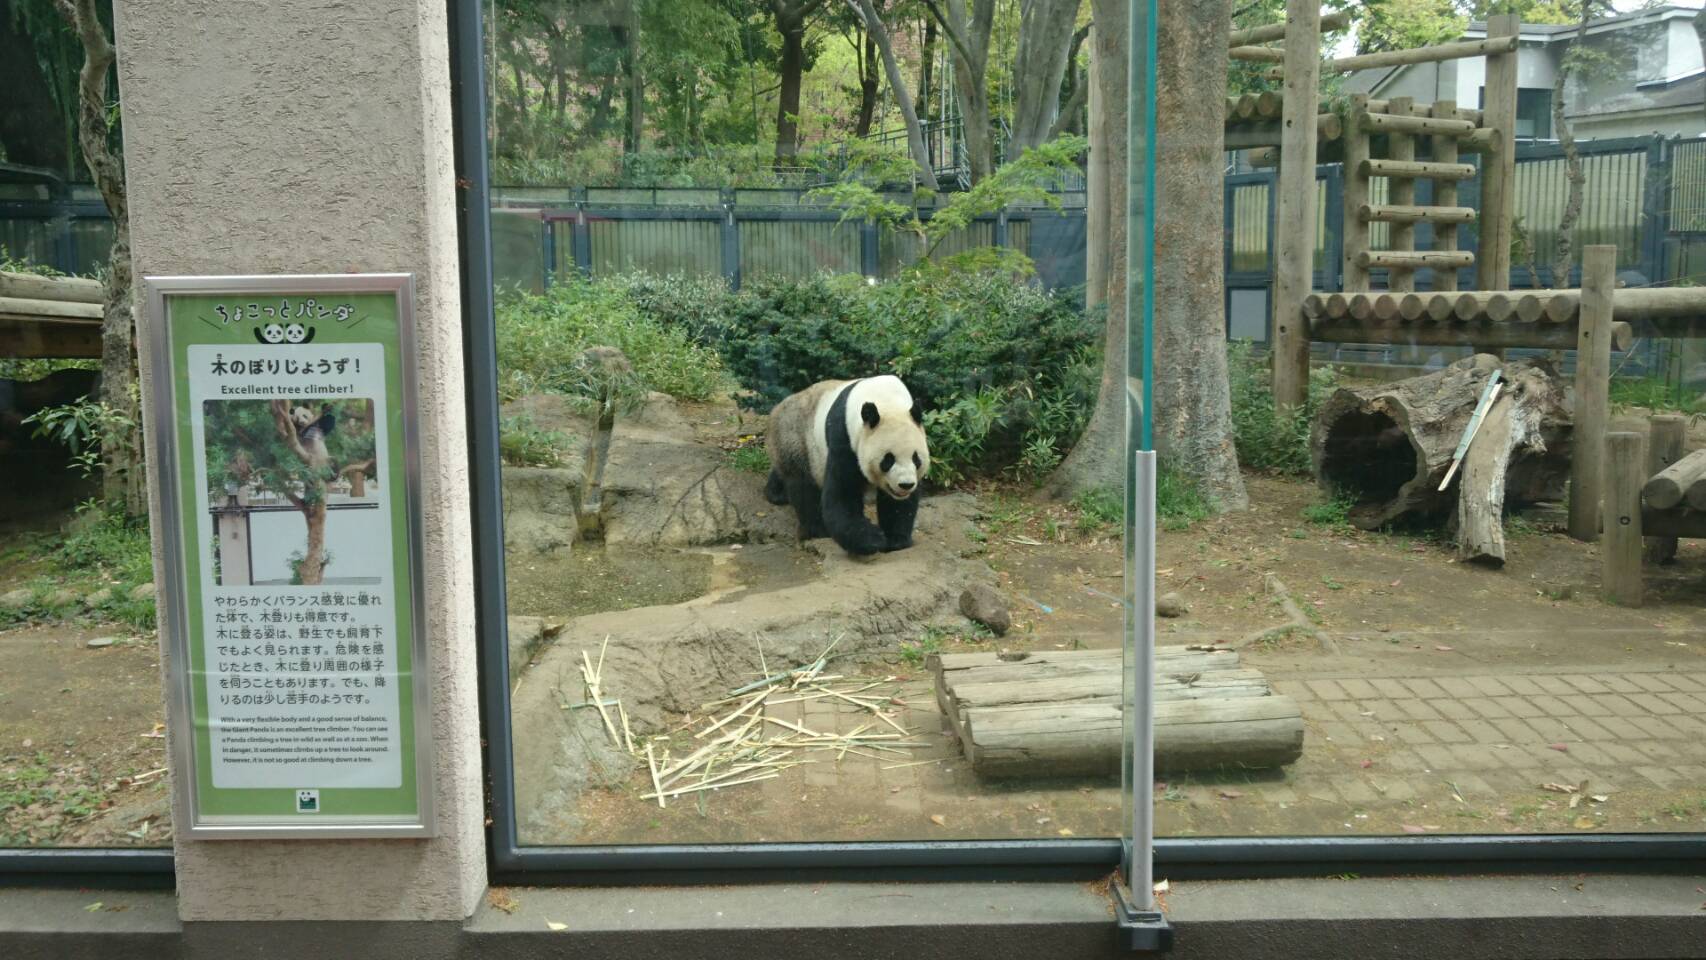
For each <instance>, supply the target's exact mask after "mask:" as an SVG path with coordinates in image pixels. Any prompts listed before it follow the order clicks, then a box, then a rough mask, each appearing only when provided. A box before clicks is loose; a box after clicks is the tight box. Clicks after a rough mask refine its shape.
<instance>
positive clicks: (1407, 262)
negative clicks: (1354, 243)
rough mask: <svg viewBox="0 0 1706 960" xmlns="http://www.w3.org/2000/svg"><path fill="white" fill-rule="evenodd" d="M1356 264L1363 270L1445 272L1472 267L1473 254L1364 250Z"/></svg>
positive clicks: (1467, 252) (1461, 251) (1457, 251)
mask: <svg viewBox="0 0 1706 960" xmlns="http://www.w3.org/2000/svg"><path fill="white" fill-rule="evenodd" d="M1357 263H1358V265H1360V266H1362V267H1363V268H1365V269H1372V268H1376V267H1385V268H1387V269H1389V270H1390V269H1393V268H1397V269H1399V270H1421V269H1424V268H1432V269H1435V270H1445V269H1449V268H1454V267H1470V266H1474V265H1475V254H1474V253H1472V252H1470V251H1468V250H1365V251H1363V252H1362V253H1359V254H1357Z"/></svg>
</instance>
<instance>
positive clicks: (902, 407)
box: [847, 376, 930, 500]
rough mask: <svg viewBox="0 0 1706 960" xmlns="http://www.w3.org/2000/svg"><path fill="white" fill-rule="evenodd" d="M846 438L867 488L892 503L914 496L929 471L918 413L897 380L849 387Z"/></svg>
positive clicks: (879, 379)
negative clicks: (869, 483)
mask: <svg viewBox="0 0 1706 960" xmlns="http://www.w3.org/2000/svg"><path fill="white" fill-rule="evenodd" d="M847 435H848V437H849V438H850V440H851V442H852V445H853V455H854V457H856V458H857V459H858V461H859V471H860V472H861V473H863V474H864V475H865V479H866V480H869V481H870V482H871V485H872V486H874V487H876V488H877V489H878V490H881V491H882V492H883V493H885V494H888V495H889V496H890V497H893V498H894V499H896V500H905V499H906V498H907V497H910V496H912V495H914V494H916V493H917V492H918V485H919V483H921V482H922V481H923V480H924V474H925V473H926V472H928V471H929V469H930V446H929V444H927V443H926V442H925V439H924V413H923V411H922V410H921V409H920V408H919V406H918V402H917V401H915V400H913V399H912V393H911V392H910V391H909V390H907V389H906V384H904V383H901V382H900V378H899V377H893V376H882V377H872V378H870V379H868V380H861V381H859V382H858V383H857V384H854V386H853V390H852V392H851V393H849V394H848V397H847Z"/></svg>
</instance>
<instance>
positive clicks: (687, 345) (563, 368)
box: [497, 277, 729, 401]
mask: <svg viewBox="0 0 1706 960" xmlns="http://www.w3.org/2000/svg"><path fill="white" fill-rule="evenodd" d="M629 287H630V284H629V281H628V280H626V279H625V278H620V277H618V278H611V279H599V280H588V279H581V278H571V279H565V280H562V281H559V282H558V283H556V284H554V285H553V286H552V287H551V289H550V291H549V292H548V293H545V294H543V295H541V294H531V293H524V294H515V295H512V296H509V297H507V298H505V299H504V300H503V301H502V302H501V303H499V305H498V310H497V327H498V329H497V336H498V370H499V374H500V379H499V386H498V389H499V393H500V395H501V396H502V397H503V399H505V400H506V401H507V400H513V399H515V398H517V397H522V396H527V395H529V394H536V393H560V394H564V395H567V396H571V397H585V396H586V395H587V394H586V391H587V385H586V382H585V380H584V377H583V376H581V375H580V374H582V373H584V370H583V369H582V368H581V367H580V366H579V363H580V358H581V356H582V355H583V354H584V353H585V352H586V350H587V349H588V348H589V347H597V346H604V347H615V348H617V349H618V350H621V351H622V352H623V354H624V355H626V356H627V358H628V361H629V363H631V364H632V365H633V374H634V377H635V380H634V385H635V387H636V388H637V389H644V390H659V391H662V392H664V393H667V394H669V395H670V396H672V397H675V398H677V399H680V400H692V401H705V400H710V399H711V398H713V397H715V396H718V395H719V394H722V393H725V392H726V391H727V389H728V386H729V382H728V377H727V375H726V374H725V373H724V372H723V368H722V364H721V363H720V362H719V361H718V359H717V355H716V353H715V351H714V350H712V349H711V348H709V347H707V346H705V345H702V344H700V343H697V342H695V340H694V338H693V335H692V334H691V333H690V332H689V331H688V330H686V329H683V328H681V327H672V326H666V325H665V324H664V323H662V322H660V321H659V319H658V318H656V317H654V316H651V315H649V314H647V313H646V312H644V311H642V310H641V309H640V308H639V306H638V304H637V303H636V302H635V298H634V297H633V296H631V295H630V293H629Z"/></svg>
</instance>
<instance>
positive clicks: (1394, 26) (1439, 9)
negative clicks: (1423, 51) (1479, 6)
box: [1357, 0, 1469, 53]
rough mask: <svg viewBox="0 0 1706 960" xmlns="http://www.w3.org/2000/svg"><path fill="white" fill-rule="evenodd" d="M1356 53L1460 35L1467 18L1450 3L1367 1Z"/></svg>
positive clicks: (1433, 0) (1427, 43)
mask: <svg viewBox="0 0 1706 960" xmlns="http://www.w3.org/2000/svg"><path fill="white" fill-rule="evenodd" d="M1364 8H1365V15H1364V17H1363V21H1362V25H1361V29H1360V30H1358V31H1357V52H1358V53H1374V52H1376V51H1380V50H1408V49H1411V48H1414V47H1426V46H1432V45H1433V44H1436V43H1446V42H1449V41H1452V40H1456V39H1458V38H1459V37H1461V36H1463V30H1464V28H1465V27H1467V26H1469V18H1468V17H1467V16H1465V15H1464V14H1463V12H1462V11H1460V10H1458V8H1457V4H1456V3H1454V2H1453V0H1367V3H1365V4H1364Z"/></svg>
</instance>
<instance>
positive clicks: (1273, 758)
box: [965, 696, 1303, 778]
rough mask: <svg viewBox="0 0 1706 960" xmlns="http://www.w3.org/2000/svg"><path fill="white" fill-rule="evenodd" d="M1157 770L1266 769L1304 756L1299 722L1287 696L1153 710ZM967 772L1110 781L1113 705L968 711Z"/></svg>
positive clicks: (1116, 725)
mask: <svg viewBox="0 0 1706 960" xmlns="http://www.w3.org/2000/svg"><path fill="white" fill-rule="evenodd" d="M1154 709H1155V767H1156V770H1157V771H1158V772H1159V771H1188V770H1210V769H1217V768H1223V767H1236V768H1272V767H1280V766H1284V765H1285V764H1288V763H1291V762H1293V761H1295V760H1296V759H1297V758H1298V757H1299V756H1301V755H1302V753H1303V718H1302V714H1301V713H1300V712H1299V711H1298V708H1297V702H1296V701H1295V700H1292V699H1291V698H1290V697H1282V696H1273V697H1241V698H1234V699H1222V700H1175V701H1166V702H1161V703H1156V704H1155V707H1154ZM966 727H967V729H968V732H969V734H970V739H969V741H968V742H967V743H966V744H965V748H966V753H967V756H968V757H969V758H970V760H971V765H972V770H973V771H975V772H976V773H977V774H978V775H979V776H983V777H991V778H1012V777H1050V776H1109V775H1114V774H1117V773H1118V772H1119V770H1120V764H1121V756H1122V753H1123V745H1124V742H1125V728H1124V722H1123V714H1122V711H1121V709H1120V706H1119V704H1117V703H1113V704H1108V703H1090V704H1062V705H1058V706H1054V705H1050V706H1033V707H1008V708H1004V709H993V710H971V711H967V717H966Z"/></svg>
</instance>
